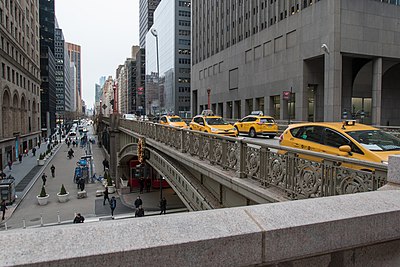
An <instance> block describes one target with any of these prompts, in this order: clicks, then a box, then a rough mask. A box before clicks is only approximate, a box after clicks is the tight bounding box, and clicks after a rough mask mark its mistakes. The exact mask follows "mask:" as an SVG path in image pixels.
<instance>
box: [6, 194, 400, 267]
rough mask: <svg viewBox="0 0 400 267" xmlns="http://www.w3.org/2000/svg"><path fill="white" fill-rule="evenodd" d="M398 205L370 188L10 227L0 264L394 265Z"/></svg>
mask: <svg viewBox="0 0 400 267" xmlns="http://www.w3.org/2000/svg"><path fill="white" fill-rule="evenodd" d="M399 200H400V191H397V190H395V191H376V192H368V193H360V194H353V195H342V196H335V197H326V198H318V199H307V200H298V201H292V202H281V203H272V204H263V205H257V206H248V207H239V208H230V209H219V210H211V211H201V212H191V213H179V214H172V215H167V216H157V217H143V218H133V219H126V220H120V221H107V222H101V223H84V224H77V225H66V226H55V227H49V228H39V229H21V230H10V231H6V232H2V233H0V240H1V241H2V243H3V244H7V248H6V249H3V250H0V265H1V266H4V265H7V266H8V265H24V266H73V265H80V266H251V265H256V264H258V265H260V266H268V265H270V264H276V263H283V262H292V263H296V266H307V265H308V266H310V264H311V265H313V266H328V265H329V264H333V265H332V266H350V265H351V266H361V265H362V264H364V263H368V265H369V266H383V265H385V266H396V265H397V266H398V265H399V263H400V250H398V249H394V247H393V246H396V247H398V244H399V243H400V242H399V241H400V226H399V222H398V218H399V216H400V201H399ZM368 251H370V252H371V253H365V252H368Z"/></svg>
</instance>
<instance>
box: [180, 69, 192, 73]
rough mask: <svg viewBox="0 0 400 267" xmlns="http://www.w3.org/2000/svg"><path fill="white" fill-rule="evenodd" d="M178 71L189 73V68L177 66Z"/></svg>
mask: <svg viewBox="0 0 400 267" xmlns="http://www.w3.org/2000/svg"><path fill="white" fill-rule="evenodd" d="M179 73H190V68H179Z"/></svg>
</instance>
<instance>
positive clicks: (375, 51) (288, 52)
mask: <svg viewBox="0 0 400 267" xmlns="http://www.w3.org/2000/svg"><path fill="white" fill-rule="evenodd" d="M203 2H204V1H203ZM203 2H200V1H198V2H194V3H193V6H192V10H193V17H192V22H193V25H192V36H193V39H192V47H193V51H194V53H193V54H192V74H191V79H192V80H191V81H192V84H191V85H192V102H191V103H192V104H191V105H192V110H193V112H194V113H199V112H200V111H201V110H202V109H204V108H205V107H206V106H207V101H208V95H207V89H210V101H211V108H212V109H213V110H214V111H215V112H216V113H217V114H220V115H223V116H224V117H227V118H235V119H237V118H241V117H243V116H245V115H247V114H249V113H250V112H251V111H252V110H263V111H264V112H265V113H266V114H269V115H272V116H274V117H276V118H277V119H289V118H292V119H296V120H301V121H338V120H340V119H341V118H342V116H343V115H347V117H349V116H348V115H350V116H351V117H353V118H359V114H361V113H363V114H365V118H362V119H363V120H364V122H365V123H372V124H377V125H382V124H384V125H387V124H389V125H399V124H400V118H399V117H398V116H397V115H396V114H399V112H400V107H399V106H398V105H396V104H395V103H396V99H400V91H399V90H397V89H396V88H397V86H396V84H399V82H400V80H399V79H400V77H399V76H398V75H396V73H399V71H400V65H399V64H398V63H400V42H399V41H400V39H399V36H400V35H399V34H400V27H398V21H399V18H400V7H399V6H398V5H392V4H398V3H397V2H396V1H377V0H340V1H327V0H320V1H311V0H307V1H299V0H290V1H261V0H255V1H241V0H233V1H225V2H219V3H217V2H215V1H211V0H208V1H205V2H204V4H201V3H203ZM205 17H207V19H204V18H205Z"/></svg>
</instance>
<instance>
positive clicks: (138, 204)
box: [135, 196, 143, 209]
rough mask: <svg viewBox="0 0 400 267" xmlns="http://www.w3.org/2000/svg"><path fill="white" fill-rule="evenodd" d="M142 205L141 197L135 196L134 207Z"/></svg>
mask: <svg viewBox="0 0 400 267" xmlns="http://www.w3.org/2000/svg"><path fill="white" fill-rule="evenodd" d="M142 205H143V201H142V199H141V198H140V196H138V197H137V198H136V200H135V208H136V209H138V208H139V207H140V206H142Z"/></svg>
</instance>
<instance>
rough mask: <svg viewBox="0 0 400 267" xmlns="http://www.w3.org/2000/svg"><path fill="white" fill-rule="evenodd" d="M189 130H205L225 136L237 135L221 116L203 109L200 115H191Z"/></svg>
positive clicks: (233, 128)
mask: <svg viewBox="0 0 400 267" xmlns="http://www.w3.org/2000/svg"><path fill="white" fill-rule="evenodd" d="M189 128H190V130H195V131H200V132H207V133H213V134H219V135H225V136H234V137H236V136H238V132H237V130H236V128H235V127H233V125H231V124H229V123H228V122H226V121H225V120H224V119H223V118H222V117H220V116H215V115H214V113H213V112H212V110H203V111H202V113H201V115H197V116H195V117H193V119H192V121H191V122H190V124H189Z"/></svg>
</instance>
